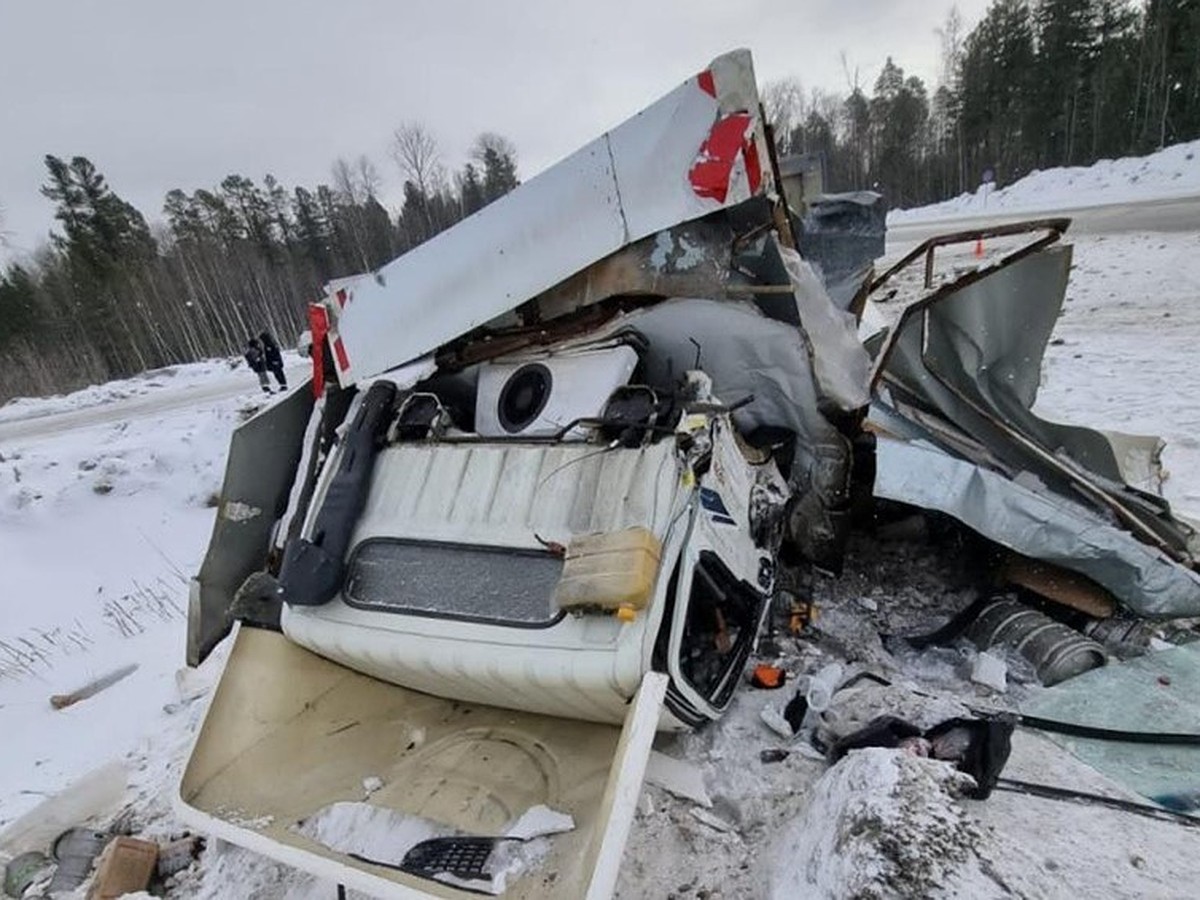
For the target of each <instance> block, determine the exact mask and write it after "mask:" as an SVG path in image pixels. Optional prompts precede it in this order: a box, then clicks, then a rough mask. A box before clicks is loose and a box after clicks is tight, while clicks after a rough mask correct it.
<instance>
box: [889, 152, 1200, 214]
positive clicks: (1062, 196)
mask: <svg viewBox="0 0 1200 900" xmlns="http://www.w3.org/2000/svg"><path fill="white" fill-rule="evenodd" d="M1194 196H1200V141H1191V142H1189V143H1185V144H1175V145H1174V146H1171V147H1166V148H1164V149H1162V150H1160V151H1158V152H1157V153H1153V154H1151V155H1150V156H1138V157H1126V158H1122V159H1115V160H1111V159H1105V160H1100V161H1099V162H1096V163H1094V164H1093V165H1090V166H1080V167H1075V168H1059V169H1047V170H1045V171H1035V172H1032V173H1030V174H1029V175H1026V176H1025V177H1024V178H1022V179H1020V180H1019V181H1016V182H1014V183H1012V184H1010V185H1007V186H1005V187H1003V188H1000V189H998V190H997V189H995V186H994V185H990V184H989V185H982V186H980V187H979V188H978V189H977V190H975V192H974V193H969V194H962V195H960V196H958V197H953V198H951V199H950V200H945V201H943V202H941V203H932V204H930V205H928V206H922V207H919V208H916V209H895V210H892V211H891V212H890V213H888V225H889V226H900V225H908V224H917V223H921V222H934V221H940V220H943V219H953V218H956V217H980V216H988V215H992V216H997V215H1004V214H1007V213H1039V212H1045V213H1054V212H1057V211H1059V210H1063V209H1082V208H1085V207H1090V206H1107V205H1112V204H1120V203H1147V202H1152V201H1156V200H1167V199H1171V200H1174V199H1178V198H1181V197H1194Z"/></svg>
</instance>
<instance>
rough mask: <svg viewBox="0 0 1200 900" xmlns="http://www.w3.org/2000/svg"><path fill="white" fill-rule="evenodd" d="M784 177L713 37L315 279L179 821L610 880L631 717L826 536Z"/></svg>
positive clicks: (503, 873)
mask: <svg viewBox="0 0 1200 900" xmlns="http://www.w3.org/2000/svg"><path fill="white" fill-rule="evenodd" d="M779 185H780V182H779V178H778V172H777V166H776V165H775V162H774V156H773V147H772V144H771V141H770V140H769V138H768V135H767V134H766V133H765V129H764V124H763V116H762V111H761V107H760V105H759V100H758V96H757V92H756V87H755V79H754V73H753V67H752V63H751V58H750V54H749V53H748V52H746V51H737V52H734V53H731V54H728V55H725V56H722V57H720V58H718V59H716V60H714V61H713V62H712V64H711V65H710V66H708V67H707V68H705V69H704V70H703V71H701V72H700V73H698V74H697V75H696V76H695V77H693V78H690V79H688V80H687V81H686V82H685V83H683V84H682V85H680V86H679V87H677V88H676V89H675V90H673V91H672V92H670V93H669V94H667V95H666V96H665V97H663V98H662V99H660V100H659V101H657V102H656V103H654V104H653V105H651V106H650V107H648V108H647V109H645V110H643V111H642V112H641V113H639V114H638V115H636V116H634V117H633V118H631V119H630V120H628V121H626V122H624V123H623V124H621V125H619V126H617V127H616V128H614V129H613V130H611V131H609V132H607V133H605V134H604V135H602V136H601V137H600V138H598V139H597V140H595V141H593V142H592V143H590V144H588V145H586V146H585V147H583V148H582V149H580V150H579V151H577V152H576V153H574V154H572V155H571V156H569V157H567V158H566V159H564V160H563V161H561V162H559V163H558V164H557V165H555V166H553V167H551V168H550V169H548V170H547V171H545V172H543V173H542V174H540V175H538V176H537V177H535V178H533V179H532V180H530V181H529V182H527V183H525V184H522V185H521V186H519V187H518V188H517V189H515V190H514V191H513V192H511V193H510V194H508V195H507V196H505V197H503V198H501V199H499V200H497V201H496V202H495V203H493V204H491V205H490V206H488V207H486V208H485V209H483V210H481V211H480V212H478V213H476V214H475V215H473V216H472V217H470V218H468V219H466V220H464V221H463V222H461V223H459V224H458V225H456V226H454V227H453V228H451V229H450V230H448V231H446V232H444V233H442V234H440V235H438V236H437V237H435V238H433V239H432V240H430V241H429V242H427V243H425V244H423V245H421V246H420V247H418V248H416V249H414V250H412V251H410V252H409V253H407V254H405V255H404V256H402V257H400V258H398V259H396V260H395V261H393V262H391V263H389V264H388V265H386V266H384V267H383V268H381V269H380V270H379V271H377V272H372V273H368V274H365V275H362V276H359V277H356V278H352V279H345V280H343V281H341V282H338V283H335V284H333V285H331V286H330V290H329V294H328V296H326V297H325V298H324V300H323V301H322V302H320V303H318V304H315V305H314V306H313V307H312V309H311V314H310V322H311V325H312V335H313V349H312V353H313V357H314V377H313V383H312V384H311V385H309V386H306V387H305V388H303V389H300V390H297V391H295V392H293V393H292V394H291V395H289V396H288V397H287V398H286V399H284V400H282V401H280V402H279V403H277V404H275V405H273V406H271V407H269V408H267V409H266V410H264V411H262V412H261V413H259V414H258V415H257V416H255V417H254V418H252V419H251V420H249V421H248V422H246V423H245V424H244V425H243V426H241V427H240V428H239V429H238V431H237V432H236V434H235V435H234V438H233V441H232V444H231V448H230V454H229V461H228V466H227V471H226V477H225V483H224V486H223V491H222V496H221V502H220V506H219V509H218V515H217V520H216V524H215V526H214V531H213V535H212V539H211V543H210V547H209V551H208V554H207V556H206V558H205V560H204V563H203V566H202V568H201V570H200V572H199V574H198V576H197V577H196V579H195V580H194V582H193V585H192V595H191V600H190V605H189V621H188V658H189V662H190V663H192V664H193V665H196V664H199V663H200V662H201V661H203V659H204V658H205V657H206V656H207V655H208V654H209V653H210V652H212V650H213V649H214V647H215V646H216V645H217V644H218V643H219V642H220V641H222V640H223V639H224V638H225V637H226V635H227V634H228V633H229V632H230V630H231V629H233V630H234V631H235V632H236V634H235V637H234V638H233V641H232V645H231V647H230V648H229V649H228V651H227V653H228V657H227V659H226V661H225V668H224V672H223V675H222V677H221V680H220V683H219V685H218V687H217V688H216V690H215V692H214V694H213V696H212V698H211V701H210V706H209V708H208V711H207V714H206V717H205V720H204V723H203V726H202V727H201V729H200V731H199V734H198V736H197V739H196V743H195V746H194V749H193V752H192V754H191V757H190V759H189V761H188V764H187V767H186V770H185V772H184V774H183V778H182V782H181V786H180V793H179V798H178V809H179V812H180V815H181V816H182V818H183V819H184V820H185V821H187V822H188V823H189V824H191V825H192V826H193V827H196V828H197V829H199V830H203V831H206V832H208V833H210V834H213V835H216V836H219V837H222V838H224V839H226V840H229V841H231V842H233V843H236V844H240V845H243V846H245V847H248V848H250V849H252V850H255V851H258V852H260V853H263V854H266V855H268V856H271V857H273V858H275V859H278V860H280V861H282V862H284V863H287V864H289V865H293V866H296V867H298V868H301V869H304V870H307V871H309V872H312V873H314V874H316V875H318V876H320V877H323V878H327V879H329V880H332V881H335V882H337V883H339V884H343V885H346V886H350V887H354V888H357V889H360V890H363V891H366V892H368V893H372V894H375V895H379V896H394V897H416V896H439V897H457V896H467V895H468V894H467V893H466V892H467V891H484V892H491V893H504V895H505V896H512V897H542V896H588V897H605V896H609V895H610V894H611V892H612V890H613V887H614V885H615V882H616V877H617V871H618V867H619V864H620V859H621V854H622V848H623V845H624V842H625V839H626V836H627V834H628V830H629V827H630V823H631V819H632V814H633V805H634V803H635V802H636V799H637V796H638V793H639V788H640V784H641V779H642V773H643V771H644V768H645V764H646V760H647V756H648V753H649V750H650V742H651V740H652V738H653V736H654V733H655V732H656V730H658V729H679V728H687V727H695V726H698V725H701V724H703V723H704V722H707V721H711V720H713V719H716V718H718V717H719V716H720V715H721V714H722V712H723V711H724V710H725V709H726V708H727V707H728V705H729V703H730V700H731V697H732V695H733V692H734V690H735V688H736V686H737V685H738V683H739V681H740V679H741V675H742V670H743V668H744V663H745V661H746V659H747V657H748V655H749V654H750V652H751V648H752V646H753V644H754V641H755V638H756V636H757V634H758V632H759V629H760V625H761V623H762V622H763V619H764V616H765V614H766V611H767V609H768V606H769V603H770V601H771V598H772V596H773V594H774V591H775V588H776V582H777V580H778V579H779V578H780V571H781V566H783V565H785V564H786V563H787V561H788V560H793V561H794V560H807V561H809V562H812V563H815V564H818V565H821V566H824V567H826V568H830V569H836V568H837V566H838V564H839V558H840V554H841V550H842V547H843V545H844V541H845V538H846V530H847V527H848V508H849V502H850V488H851V476H852V471H853V468H854V467H853V465H852V462H853V446H852V438H853V436H854V435H855V434H856V433H857V426H858V423H859V421H860V420H861V418H862V415H863V414H864V411H865V409H866V407H867V405H868V403H869V399H870V398H869V394H868V392H867V383H868V375H869V364H870V363H869V357H868V356H867V354H866V352H865V350H864V349H863V347H862V345H861V344H860V343H859V341H858V339H857V336H856V333H855V322H854V319H853V317H852V316H851V315H850V314H848V313H846V312H844V311H843V310H841V309H839V308H838V307H837V306H835V305H834V304H833V303H832V302H831V301H830V299H829V297H828V295H827V293H826V291H825V289H824V287H823V285H822V283H821V280H820V279H819V277H818V275H817V274H816V273H815V272H814V270H813V269H812V267H811V266H810V265H809V264H808V263H807V262H806V261H805V260H804V259H803V258H802V256H801V254H800V253H799V252H798V248H797V246H796V233H797V231H798V230H799V229H798V224H799V223H798V221H797V220H796V219H795V217H794V215H793V213H792V211H791V210H790V209H789V207H788V205H787V203H786V200H785V199H784V198H783V197H782V196H781V191H780V187H779ZM545 821H549V822H550V823H551V824H550V825H545ZM539 822H541V823H542V824H538V823H539ZM531 823H532V824H531ZM551 834H553V836H552V837H551V836H549V835H551ZM535 842H540V843H539V844H537V846H536V847H534V846H533V844H534V843H535Z"/></svg>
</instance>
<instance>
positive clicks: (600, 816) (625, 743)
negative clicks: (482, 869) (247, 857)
mask: <svg viewBox="0 0 1200 900" xmlns="http://www.w3.org/2000/svg"><path fill="white" fill-rule="evenodd" d="M665 688H666V678H665V676H662V675H658V674H650V675H647V676H646V678H645V680H644V681H643V683H642V686H641V688H640V690H639V691H638V694H637V697H636V698H635V699H634V701H633V703H632V704H630V706H629V707H628V711H627V714H626V717H625V722H624V726H623V727H622V728H617V727H614V726H611V725H599V724H592V723H586V722H572V721H566V720H563V719H555V718H550V717H546V716H537V715H533V714H529V713H521V712H514V711H512V710H501V709H496V708H494V707H487V706H465V705H463V704H460V703H455V702H453V701H447V700H441V699H438V698H436V697H431V696H428V695H425V694H420V693H417V692H416V691H411V690H407V689H405V688H400V687H396V686H394V685H390V684H385V683H383V682H381V681H376V680H375V679H372V678H369V677H368V676H365V675H360V674H358V673H356V672H353V671H351V670H349V669H345V668H343V667H342V666H339V665H337V664H335V663H332V662H329V661H328V660H325V659H322V658H321V657H319V656H316V655H315V654H312V653H309V652H308V651H307V650H304V649H302V648H300V647H297V646H295V645H294V644H292V643H291V642H289V641H288V640H287V639H286V638H284V637H283V636H282V635H279V634H275V633H272V632H267V631H262V630H258V629H253V628H241V629H239V631H238V633H237V636H236V639H235V641H234V645H233V648H232V650H231V652H230V657H229V660H228V662H227V663H226V668H225V672H224V674H223V676H222V678H221V681H220V684H219V685H218V686H217V689H216V691H215V692H214V694H213V696H212V699H211V701H210V704H209V708H208V711H207V713H206V715H205V718H204V722H203V724H202V725H201V727H200V731H199V733H198V735H197V737H196V742H195V745H194V746H193V749H192V753H191V756H190V758H189V760H188V764H187V768H186V769H185V771H184V774H183V778H182V781H181V783H180V787H179V794H178V796H177V798H176V804H175V805H176V811H177V812H178V813H179V815H180V818H181V819H182V820H183V821H184V822H186V823H187V824H188V825H189V826H191V827H192V828H194V829H196V830H197V831H200V832H202V833H206V834H210V835H213V836H215V837H219V838H221V839H223V840H227V841H230V842H232V843H235V844H238V845H239V846H243V847H246V848H248V849H250V850H253V851H255V852H257V853H262V854H263V855H265V856H268V857H270V858H272V859H275V860H278V861H279V862H282V863H284V864H286V865H289V866H294V867H296V868H299V869H302V870H304V871H307V872H310V873H312V874H314V875H316V876H317V877H319V878H325V879H327V880H329V881H332V882H334V883H338V884H343V885H346V886H347V887H350V888H353V889H356V890H361V891H364V892H366V893H368V894H370V895H371V896H375V897H389V898H403V900H414V898H428V897H441V898H464V900H465V898H468V897H473V896H478V895H477V894H472V893H468V892H466V891H462V890H459V889H457V888H454V887H451V886H449V885H445V884H440V883H438V882H436V881H432V880H427V879H422V878H417V877H415V876H413V875H409V874H407V873H404V872H400V871H396V870H393V869H388V868H384V867H382V866H378V865H373V864H371V863H368V862H366V861H363V860H359V859H355V858H353V857H351V856H349V855H348V854H344V853H340V852H338V851H336V850H333V849H331V848H329V847H327V846H324V845H322V844H321V843H319V842H317V841H316V840H313V839H312V838H310V837H307V836H306V835H305V834H303V833H301V831H300V830H298V829H297V828H296V825H297V824H298V823H299V822H300V821H302V820H304V819H307V818H309V817H311V816H313V815H315V814H317V813H319V812H320V811H321V810H322V809H325V808H326V807H328V806H330V805H332V804H334V803H338V802H346V801H351V802H353V801H359V802H361V801H363V792H364V788H363V780H364V779H365V778H374V779H378V781H379V782H381V785H380V789H379V790H377V791H374V792H373V793H372V794H371V796H370V798H369V799H368V800H367V801H366V802H368V803H369V804H371V805H372V806H375V807H381V808H384V809H389V810H394V811H396V812H397V813H400V814H403V815H409V816H420V817H422V818H425V819H429V820H433V821H435V822H438V823H441V824H444V825H446V826H449V827H450V828H451V829H455V830H458V831H461V832H467V833H470V834H477V835H497V834H501V833H503V832H504V829H505V828H506V826H508V825H509V824H510V823H511V821H512V820H513V819H514V818H516V817H517V816H519V815H520V814H521V813H523V812H525V811H526V810H528V809H529V808H531V807H534V806H537V805H539V804H544V805H545V806H548V807H550V808H551V809H554V810H556V811H559V812H562V813H566V814H568V815H570V816H572V817H573V819H574V821H575V825H576V827H575V829H574V830H572V831H570V832H567V833H564V834H559V835H556V836H554V837H553V838H551V839H550V845H549V850H548V853H547V855H546V857H545V858H544V859H543V860H542V862H541V863H540V865H535V866H533V867H532V868H531V869H530V870H528V871H526V872H525V873H524V874H522V875H519V876H517V877H516V878H515V879H513V880H511V882H510V884H509V887H508V889H507V890H506V891H505V892H504V894H503V896H505V897H509V898H525V900H533V898H543V897H545V898H549V897H568V896H569V897H585V896H586V897H589V898H592V897H594V898H597V900H603V898H606V897H609V896H611V895H612V892H613V889H614V885H615V881H616V875H617V870H618V865H619V862H620V859H621V855H622V852H623V849H624V844H625V841H626V838H627V836H628V833H629V827H630V824H631V821H632V818H633V814H634V807H635V804H636V802H637V798H638V796H639V794H640V791H641V784H642V779H643V776H644V773H645V767H646V761H647V759H648V757H649V754H650V747H651V742H652V740H653V737H654V733H655V727H656V725H657V723H658V720H659V716H660V713H661V707H662V698H663V694H664V692H665ZM391 862H399V860H392V861H391ZM552 871H553V872H555V873H556V877H555V878H554V879H549V878H547V875H548V873H549V872H552Z"/></svg>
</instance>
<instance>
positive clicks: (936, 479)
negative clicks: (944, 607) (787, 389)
mask: <svg viewBox="0 0 1200 900" xmlns="http://www.w3.org/2000/svg"><path fill="white" fill-rule="evenodd" d="M875 454H876V456H875V465H876V473H875V496H877V497H881V498H883V499H886V500H895V501H898V502H901V503H907V504H910V505H911V506H917V507H920V508H922V509H929V510H936V511H938V512H942V513H945V514H947V515H949V516H953V517H954V518H955V519H958V520H959V521H960V522H962V523H963V524H964V525H966V526H968V527H969V528H972V529H974V530H975V531H977V532H979V533H980V534H981V535H983V536H984V537H986V538H989V539H991V540H993V541H995V542H996V543H998V544H1000V545H1002V546H1004V547H1008V548H1009V549H1010V550H1015V551H1017V552H1018V553H1022V554H1024V555H1025V556H1030V557H1034V558H1036V559H1042V560H1046V561H1048V562H1052V563H1055V564H1056V565H1060V566H1062V567H1063V568H1065V569H1070V570H1072V571H1074V572H1079V573H1081V574H1083V575H1086V576H1088V577H1089V578H1091V579H1092V580H1093V581H1095V582H1096V583H1098V584H1100V585H1102V586H1104V587H1105V588H1107V589H1108V590H1109V591H1111V592H1112V593H1113V595H1114V596H1115V597H1116V598H1117V599H1118V600H1120V601H1121V602H1122V603H1124V604H1125V605H1126V606H1128V607H1129V608H1130V609H1132V610H1134V611H1135V612H1137V613H1139V614H1141V615H1144V616H1158V617H1162V616H1195V615H1200V573H1197V572H1196V571H1195V570H1194V569H1190V568H1187V567H1185V566H1180V565H1177V564H1175V563H1174V562H1173V561H1172V560H1171V559H1170V558H1169V557H1167V556H1165V555H1164V554H1163V553H1161V552H1159V551H1156V550H1155V549H1154V548H1153V547H1150V546H1148V545H1146V544H1145V543H1143V542H1141V541H1139V540H1137V539H1136V538H1134V537H1133V536H1132V535H1131V534H1129V532H1127V531H1125V530H1123V529H1121V528H1119V527H1117V526H1116V525H1114V524H1113V523H1112V522H1111V521H1108V520H1106V519H1104V518H1103V517H1101V516H1100V515H1099V514H1098V513H1097V512H1095V511H1094V510H1092V509H1089V508H1088V507H1085V506H1083V505H1082V504H1080V503H1076V502H1074V501H1072V500H1069V499H1067V498H1066V497H1063V496H1060V495H1058V494H1055V493H1051V492H1048V491H1046V490H1045V489H1044V488H1040V489H1039V488H1036V487H1034V486H1033V482H1030V481H1029V480H1028V479H1024V478H1020V477H1018V478H1016V479H1009V478H1008V477H1006V476H1005V475H1003V474H1001V473H999V472H995V471H992V470H990V469H987V468H984V467H983V466H979V465H976V464H974V463H972V462H969V461H967V460H964V459H959V458H956V457H954V456H951V455H950V454H948V453H946V452H944V451H942V450H941V449H938V448H937V447H935V446H933V445H931V444H928V443H917V442H908V441H899V440H893V439H891V438H887V437H882V436H881V437H880V438H879V440H878V442H877V444H876V450H875Z"/></svg>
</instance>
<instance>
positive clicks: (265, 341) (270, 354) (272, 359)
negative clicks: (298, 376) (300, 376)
mask: <svg viewBox="0 0 1200 900" xmlns="http://www.w3.org/2000/svg"><path fill="white" fill-rule="evenodd" d="M258 339H259V340H260V341H262V347H263V358H264V359H265V360H266V362H267V368H268V369H270V370H271V374H273V375H274V376H275V380H276V381H278V382H279V389H280V390H281V391H286V390H287V376H285V375H284V374H283V354H282V353H281V352H280V351H279V344H277V343H276V342H275V338H273V337H271V333H270V332H269V331H264V332H263V333H262V334H260V335H259V336H258Z"/></svg>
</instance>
